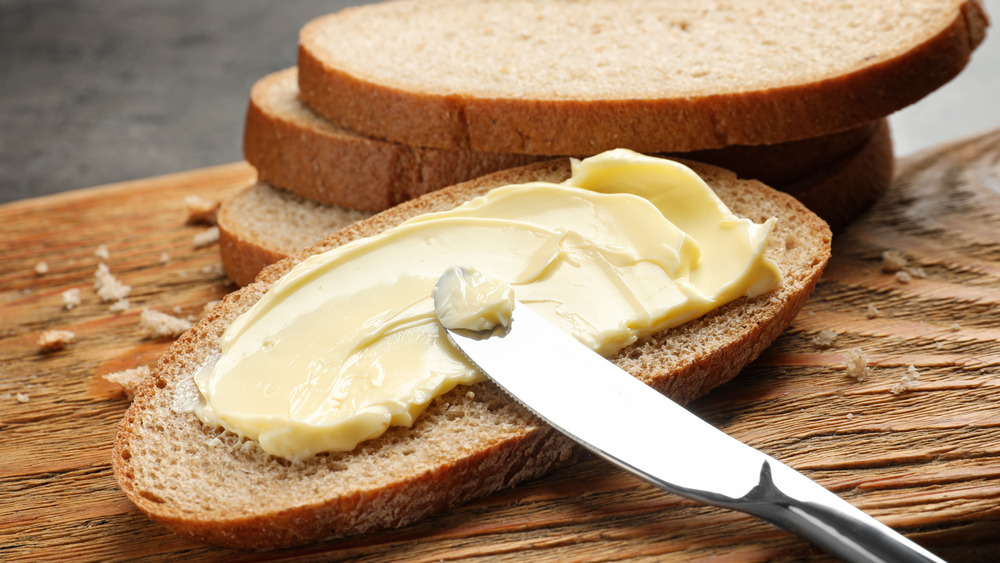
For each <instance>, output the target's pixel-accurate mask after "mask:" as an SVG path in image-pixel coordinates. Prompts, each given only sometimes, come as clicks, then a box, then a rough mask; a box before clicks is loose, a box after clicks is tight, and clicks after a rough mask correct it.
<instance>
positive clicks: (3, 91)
mask: <svg viewBox="0 0 1000 563" xmlns="http://www.w3.org/2000/svg"><path fill="white" fill-rule="evenodd" d="M358 3H362V2H358V1H353V2H351V1H343V2H330V1H325V2H324V1H318V0H286V1H280V2H279V1H277V0H275V1H270V2H269V1H266V0H240V1H228V2H223V1H220V0H174V1H169V2H155V3H154V2H140V1H136V0H133V1H125V0H90V1H84V0H0V109H2V113H0V115H2V117H3V122H2V123H0V203H2V202H5V201H11V200H16V199H21V198H25V197H31V196H36V195H43V194H48V193H54V192H58V191H64V190H71V189H77V188H83V187H88V186H94V185H99V184H104V183H110V182H117V181H123V180H131V179H135V178H143V177H147V176H153V175H158V174H165V173H170V172H178V171H183V170H189V169H193V168H199V167H203V166H208V165H213V164H222V163H226V162H233V161H235V160H239V159H240V158H242V157H241V154H240V143H241V136H242V128H243V117H244V111H245V109H246V103H247V96H248V94H249V91H250V87H251V85H252V84H253V83H254V81H256V80H257V79H258V78H260V77H262V76H264V75H265V74H268V73H270V72H273V71H276V70H279V69H282V68H285V67H288V66H292V65H294V64H295V50H296V42H297V38H298V29H299V28H300V27H301V26H302V25H303V24H304V23H305V22H307V21H308V20H310V19H312V18H314V17H316V16H319V15H322V14H325V13H329V12H333V11H336V10H337V9H339V8H341V7H343V6H345V5H349V4H358ZM985 3H986V6H987V9H988V10H989V11H990V13H992V14H995V16H996V18H998V19H1000V0H986V2H985ZM998 27H1000V25H998ZM998 75H1000V30H998V29H991V33H990V35H989V36H988V38H987V41H986V43H985V44H984V45H983V46H981V47H980V48H979V49H978V50H977V51H976V53H975V55H974V56H973V60H972V63H971V64H970V66H969V67H968V68H967V69H966V70H965V71H964V72H963V73H962V75H960V76H959V77H958V78H957V79H956V80H954V81H953V82H952V83H950V84H948V85H947V86H945V87H944V88H942V89H941V90H939V91H937V92H935V93H934V94H932V95H931V96H929V97H927V98H925V99H924V100H922V101H920V102H919V103H917V104H916V105H914V106H911V107H909V108H906V109H904V110H902V111H900V112H899V113H897V114H895V115H894V116H893V117H892V122H893V127H894V138H895V142H896V149H897V153H898V154H900V155H905V154H909V153H912V152H914V151H917V150H920V149H922V148H926V147H930V146H933V145H936V144H938V143H941V142H944V141H948V140H952V139H956V138H961V137H965V136H969V135H973V134H976V133H980V132H984V131H987V130H990V129H994V128H998V127H1000V78H998Z"/></svg>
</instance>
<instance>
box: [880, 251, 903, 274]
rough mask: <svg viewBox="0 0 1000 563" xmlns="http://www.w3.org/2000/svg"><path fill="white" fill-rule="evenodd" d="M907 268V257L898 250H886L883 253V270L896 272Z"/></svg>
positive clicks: (888, 272) (889, 272) (890, 272)
mask: <svg viewBox="0 0 1000 563" xmlns="http://www.w3.org/2000/svg"><path fill="white" fill-rule="evenodd" d="M903 268H906V257H905V256H903V253H902V252H900V251H898V250H886V251H885V252H883V253H882V271H883V272H885V273H887V274H895V273H896V272H900V271H902V270H903Z"/></svg>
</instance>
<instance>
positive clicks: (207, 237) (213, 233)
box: [193, 227, 219, 248]
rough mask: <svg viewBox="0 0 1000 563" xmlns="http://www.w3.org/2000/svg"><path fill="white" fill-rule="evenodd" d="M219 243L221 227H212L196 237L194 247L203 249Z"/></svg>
mask: <svg viewBox="0 0 1000 563" xmlns="http://www.w3.org/2000/svg"><path fill="white" fill-rule="evenodd" d="M216 242H219V227H211V228H208V229H205V230H204V231H202V232H200V233H198V234H196V235H195V236H194V240H193V243H194V247H195V248H202V247H204V246H208V245H210V244H213V243H216Z"/></svg>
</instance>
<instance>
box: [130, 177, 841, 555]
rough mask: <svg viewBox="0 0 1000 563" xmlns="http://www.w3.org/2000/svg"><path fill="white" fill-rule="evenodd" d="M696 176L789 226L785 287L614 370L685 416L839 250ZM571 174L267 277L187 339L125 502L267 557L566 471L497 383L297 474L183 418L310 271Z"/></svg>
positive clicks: (166, 380)
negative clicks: (211, 367)
mask: <svg viewBox="0 0 1000 563" xmlns="http://www.w3.org/2000/svg"><path fill="white" fill-rule="evenodd" d="M691 166H692V167H693V168H694V169H695V170H696V171H697V172H698V173H699V174H701V175H702V177H703V178H704V179H705V180H706V181H707V182H708V183H709V185H711V186H712V187H713V189H715V190H716V192H717V193H718V194H719V196H720V197H721V198H722V199H723V200H724V201H725V202H726V204H727V205H729V207H730V208H731V209H732V210H733V212H734V213H736V214H737V215H741V216H745V217H748V218H750V219H752V220H754V221H758V222H762V221H764V220H766V219H768V218H769V217H777V218H778V223H777V226H776V228H775V230H774V233H773V237H772V241H771V244H770V246H769V248H768V250H767V255H768V256H769V257H770V258H772V259H774V260H775V261H776V263H777V264H778V265H779V267H780V269H781V272H782V274H783V276H784V279H783V282H782V285H781V286H780V288H778V289H777V290H775V291H773V292H771V293H768V294H765V295H762V296H759V297H756V298H753V299H748V298H741V299H739V300H737V301H734V302H732V303H730V304H728V305H725V306H723V307H721V308H720V309H717V310H716V311H714V312H712V313H710V314H709V315H707V316H705V317H703V318H700V319H697V320H694V321H691V322H689V323H687V324H684V325H682V326H680V327H677V328H675V329H671V330H668V331H663V332H661V333H659V334H656V335H653V336H651V337H649V338H645V339H643V340H641V341H639V342H636V343H635V344H633V345H631V346H629V347H627V348H625V349H624V350H622V352H621V353H620V354H619V355H617V356H616V357H615V358H612V361H614V362H615V363H616V364H617V365H619V366H620V367H622V368H623V369H624V370H626V371H628V372H629V373H631V374H632V375H634V376H635V377H637V378H639V379H640V380H642V381H643V382H645V383H647V384H649V385H651V386H652V387H654V388H656V389H657V390H659V391H661V392H663V393H665V394H666V395H668V396H670V397H672V398H673V399H675V400H677V401H679V402H681V403H687V402H689V401H691V400H693V399H695V398H697V397H700V396H702V395H704V394H705V393H707V392H708V391H710V390H711V389H713V388H714V387H716V386H718V385H720V384H722V383H724V382H726V381H728V380H729V379H730V378H732V377H733V376H735V375H736V374H737V373H738V372H739V371H740V370H741V369H742V368H743V367H744V366H745V365H746V364H748V363H749V362H750V361H752V360H753V359H754V358H756V357H757V356H758V355H759V354H760V353H761V352H762V351H763V350H764V349H765V348H766V347H767V346H768V345H769V344H770V343H771V342H772V341H773V340H774V339H775V338H776V337H777V336H778V335H779V334H780V333H781V332H782V331H783V330H784V329H785V328H786V327H787V326H788V324H789V323H790V322H791V320H792V318H793V317H794V316H795V315H796V313H797V312H798V311H799V310H800V308H801V307H802V305H803V304H804V303H805V301H806V300H807V298H808V296H809V294H810V292H811V291H812V289H813V287H814V286H815V284H816V282H817V280H818V279H819V277H820V274H821V272H822V270H823V267H824V266H825V264H826V262H827V260H828V258H829V253H830V240H831V234H830V231H829V229H828V227H827V225H826V224H825V223H824V222H823V221H822V220H821V219H819V218H818V217H817V216H816V215H814V214H813V213H811V212H810V211H809V210H808V209H806V207H805V206H803V205H802V204H801V203H800V202H798V201H797V200H795V199H794V198H793V197H791V196H789V195H787V194H784V193H781V192H777V191H775V190H772V189H770V188H767V187H765V186H764V185H763V184H760V183H758V182H755V181H745V180H739V179H737V177H736V176H735V175H734V174H732V173H731V172H728V171H725V170H722V169H718V168H713V167H710V166H706V165H701V164H695V163H691ZM568 176H569V162H568V159H559V160H555V161H547V162H541V163H536V164H533V165H529V166H526V167H522V168H516V169H511V170H506V171H502V172H498V173H495V174H492V175H489V176H486V177H483V178H480V179H477V180H475V181H472V182H468V183H464V184H460V185H457V186H453V187H449V188H445V189H443V190H440V191H437V192H433V193H431V194H427V195H425V196H422V197H420V198H417V199H415V200H413V201H410V202H407V203H404V204H401V205H399V206H397V207H394V208H392V209H390V210H388V211H386V212H384V213H380V214H378V215H374V216H372V217H370V218H368V219H365V220H362V221H359V222H356V223H353V224H352V225H350V226H348V227H346V228H344V229H342V230H340V231H338V232H336V233H335V234H333V235H332V236H330V237H328V238H326V239H324V240H323V241H322V242H320V243H319V244H317V245H315V246H312V247H311V248H309V249H307V250H305V251H303V252H301V253H299V254H296V255H295V256H293V257H290V258H287V259H285V260H282V261H280V262H278V263H276V264H274V265H273V266H270V267H268V268H266V269H265V270H264V271H263V272H262V273H261V275H260V276H259V278H258V279H257V281H255V282H254V283H252V284H250V285H248V286H247V287H245V288H243V289H240V290H238V291H236V292H234V293H232V294H230V295H229V296H227V297H226V298H225V299H224V300H223V301H222V302H221V303H220V304H219V305H218V306H217V307H216V308H215V309H213V311H212V312H211V313H210V314H209V315H208V316H207V317H206V318H205V319H203V320H202V321H201V322H200V323H198V324H197V325H196V326H195V327H193V328H192V329H191V330H190V331H188V332H187V333H185V334H184V335H183V336H182V337H181V338H180V339H178V340H177V341H176V342H175V343H174V344H173V345H172V346H171V348H170V349H169V350H168V351H167V353H166V354H165V355H164V356H163V357H162V358H161V359H160V361H159V362H158V364H157V366H156V368H155V370H154V371H153V373H152V375H151V376H150V377H148V378H146V379H145V380H144V383H143V385H142V386H141V387H140V388H139V389H138V391H137V394H136V396H135V398H134V400H133V402H132V405H131V406H130V407H129V409H128V411H127V412H126V414H125V417H124V419H123V420H122V422H121V424H120V426H119V429H118V434H117V438H116V441H115V447H114V453H113V467H114V471H115V475H116V477H117V479H118V482H119V484H120V487H121V489H122V490H123V491H124V492H125V494H126V495H127V496H128V497H129V498H130V499H131V500H132V501H133V502H134V503H135V505H136V506H137V507H139V509H141V510H142V511H143V512H145V513H146V514H148V515H149V516H150V517H151V518H153V519H155V520H157V521H159V522H161V523H163V524H164V525H165V526H167V527H168V528H170V529H171V530H174V531H176V532H177V533H180V534H184V535H186V536H190V537H192V538H196V539H199V540H203V541H207V542H212V543H217V544H222V545H227V546H233V547H241V548H254V549H271V548H278V547H284V546H293V545H300V544H304V543H309V542H313V541H317V540H319V539H323V538H327V537H332V536H343V535H350V534H359V533H363V532H366V531H371V530H375V529H379V528H385V527H395V526H402V525H405V524H407V523H410V522H414V521H415V520H417V519H419V518H421V517H424V516H426V515H428V514H430V513H433V512H436V511H441V510H445V509H447V508H448V507H451V506H455V505H458V504H460V503H464V502H466V501H469V500H470V499H473V498H476V497H479V496H482V495H486V494H489V493H491V492H494V491H497V490H499V489H502V488H505V487H510V486H512V485H515V484H516V483H519V482H522V481H524V480H525V479H530V478H533V477H537V476H539V475H542V474H544V473H546V472H548V471H550V470H552V469H553V468H555V467H558V466H560V465H564V464H567V463H571V462H572V460H573V459H574V458H575V456H576V454H577V453H578V451H579V450H578V449H577V447H576V446H574V445H573V443H572V442H570V441H569V440H568V439H566V438H565V437H563V436H562V435H561V434H559V433H558V432H556V431H554V430H553V429H551V428H550V427H548V426H546V425H545V424H543V423H541V422H540V421H539V420H537V419H536V418H534V417H533V416H531V415H530V414H529V413H528V412H526V411H525V410H524V409H522V408H521V407H519V406H518V405H517V404H516V403H515V402H514V401H513V400H511V399H509V398H508V397H506V396H505V395H504V394H503V392H501V391H499V390H498V389H497V388H496V387H495V386H494V385H493V384H492V383H490V382H489V381H484V382H482V383H478V384H475V385H471V386H459V387H458V388H456V389H454V390H453V391H451V392H449V393H447V394H446V395H443V396H441V397H439V398H438V399H435V400H434V401H433V402H432V404H431V405H430V406H429V407H428V409H427V410H426V411H425V412H424V413H423V414H421V415H420V416H419V417H418V418H417V419H416V421H415V423H414V424H413V426H412V427H409V428H404V427H392V428H390V429H389V430H388V431H387V432H385V433H384V434H383V435H382V436H380V437H378V438H376V439H373V440H370V441H368V442H364V443H362V444H361V445H360V446H359V447H357V448H356V449H355V450H353V451H350V452H342V453H330V454H320V455H317V456H316V457H314V458H311V459H309V460H307V461H304V462H298V463H290V462H287V461H283V460H281V459H278V458H274V457H272V456H270V455H268V454H266V453H265V452H264V451H263V450H262V449H261V448H260V447H259V445H258V444H257V443H256V442H253V441H250V440H246V439H241V438H239V437H238V436H236V435H233V434H231V433H227V432H224V431H222V430H220V429H218V428H213V427H208V426H205V425H203V424H202V423H201V422H200V421H199V420H198V419H197V418H195V416H194V415H193V414H190V413H189V412H187V410H186V409H185V408H184V405H185V404H188V403H189V401H190V400H191V399H192V398H193V397H195V396H196V395H194V394H196V393H197V390H196V388H195V387H194V385H193V382H192V376H193V375H194V374H195V373H196V372H197V371H198V370H199V369H200V368H201V367H202V366H204V365H206V363H207V362H208V361H209V360H210V359H211V358H212V357H213V356H215V355H217V354H219V338H220V336H221V334H222V333H223V331H224V330H225V329H226V327H227V326H229V325H230V323H232V322H233V320H234V319H235V318H237V317H238V316H239V315H240V314H241V313H243V312H244V311H246V310H247V309H248V308H249V307H250V306H251V305H252V304H253V303H254V302H256V301H257V300H258V299H260V297H261V295H262V294H263V293H264V292H265V291H267V289H268V288H269V287H270V286H271V285H273V284H274V283H275V281H276V280H277V279H279V277H280V276H281V275H282V274H284V273H285V272H287V271H288V270H289V269H290V268H291V267H292V266H293V265H295V264H296V263H298V262H300V261H301V260H303V259H304V258H306V257H308V256H310V255H312V254H315V253H317V252H321V251H324V250H326V249H330V248H334V247H337V246H339V245H342V244H345V243H347V242H349V241H351V240H355V239H357V238H360V237H364V236H368V235H372V234H375V233H378V232H381V231H383V230H385V229H387V228H390V227H392V226H394V225H397V224H398V223H400V222H402V221H404V220H406V219H407V218H409V217H413V216H415V215H418V214H421V213H426V212H430V211H436V210H443V209H449V208H452V207H454V206H456V205H458V204H460V203H462V202H464V201H467V200H468V199H470V198H472V197H475V196H477V195H480V194H482V193H485V192H486V191H488V190H489V189H491V188H492V187H496V186H499V185H503V184H509V183H522V182H526V181H533V180H547V181H562V180H564V179H566V178H567V177H568Z"/></svg>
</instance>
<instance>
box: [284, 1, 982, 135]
mask: <svg viewBox="0 0 1000 563" xmlns="http://www.w3.org/2000/svg"><path fill="white" fill-rule="evenodd" d="M940 1H941V2H945V3H946V5H947V6H949V7H952V6H953V8H954V9H953V10H951V11H950V12H949V13H950V18H949V19H948V20H947V21H942V22H929V23H928V24H927V26H926V28H921V29H919V30H916V31H915V32H913V34H912V35H909V36H906V37H904V38H901V39H900V41H905V42H906V47H905V50H903V51H899V50H898V49H897V48H896V46H895V45H880V46H878V47H875V49H876V51H878V50H879V49H882V50H887V51H888V52H889V53H891V54H886V53H883V52H873V53H871V55H870V56H869V57H867V58H866V59H864V60H859V61H858V63H857V67H856V68H854V69H853V70H852V71H850V72H843V73H840V74H836V75H830V76H824V77H821V78H820V77H814V79H812V80H809V81H806V82H798V81H794V80H792V81H789V82H787V83H775V84H763V85H760V86H758V87H756V89H746V90H742V91H733V92H725V91H718V90H713V89H711V88H708V87H706V88H705V90H704V91H703V92H701V93H700V94H697V95H684V96H679V97H671V96H670V94H669V93H668V92H664V93H663V94H662V95H660V96H659V97H656V96H650V97H645V98H641V97H622V98H618V99H601V98H595V99H587V98H560V99H556V98H551V99H524V98H518V97H515V96H512V95H511V93H509V92H500V91H498V92H494V93H493V94H492V95H471V94H465V93H462V92H454V91H452V92H446V91H435V90H431V89H427V90H408V89H406V88H402V87H397V86H394V85H393V84H390V83H388V82H380V78H377V77H375V78H369V77H367V76H364V75H363V73H360V72H357V73H352V72H348V71H345V70H344V69H343V68H341V67H340V66H338V64H337V63H336V62H332V61H329V60H327V58H329V57H328V56H326V55H324V44H323V43H324V34H325V33H326V29H325V28H326V27H327V26H328V24H329V22H333V21H335V20H336V18H339V17H341V16H340V14H341V13H338V14H332V15H329V16H326V17H324V18H318V19H317V20H314V21H313V22H310V23H309V24H307V25H306V26H305V27H304V28H303V30H302V32H301V34H300V43H299V58H298V65H299V86H300V90H301V95H302V98H303V99H304V100H305V101H306V102H307V103H308V104H309V105H310V106H311V107H313V108H314V109H315V110H316V111H318V112H319V113H321V114H323V115H325V116H327V117H328V118H330V119H331V120H333V121H334V122H336V123H339V124H342V125H344V126H345V127H348V128H350V129H352V130H354V131H358V132H361V133H363V134H365V135H368V136H372V137H378V138H384V139H388V140H392V141H396V142H401V143H406V144H412V145H419V146H434V147H440V148H453V149H458V148H462V149H466V148H468V149H475V150H480V151H487V152H515V153H525V154H595V153H597V152H600V151H603V150H607V149H612V148H617V147H627V148H630V149H633V150H636V151H639V152H645V153H659V152H688V151H693V150H702V149H712V148H720V147H726V146H730V145H741V144H745V145H757V144H772V143H778V142H785V141H790V140H796V139H805V138H809V137H816V136H820V135H825V134H829V133H832V132H835V131H841V130H844V129H848V128H851V127H856V126H859V125H861V124H864V123H867V122H871V121H874V120H877V119H880V118H882V117H885V116H887V115H889V114H890V113H892V112H894V111H896V110H898V109H900V108H903V107H905V106H907V105H909V104H911V103H913V102H916V101H917V100H919V99H921V98H922V97H924V96H925V95H927V94H928V93H930V92H931V91H933V90H935V89H936V88H938V87H939V86H941V85H942V84H944V83H946V82H947V81H949V80H950V79H951V78H953V77H954V76H955V75H957V74H958V72H959V71H961V69H962V68H964V66H965V65H966V63H967V62H968V60H969V57H970V55H971V53H972V51H973V50H974V49H975V48H976V47H977V46H978V45H979V44H980V43H981V42H982V40H983V38H984V36H985V29H986V27H987V24H988V20H987V17H986V15H985V11H984V10H983V7H982V5H981V4H980V2H979V1H978V0H966V1H961V0H956V1H951V0H940ZM391 4H392V3H390V4H388V5H373V6H365V7H362V8H354V9H352V10H366V11H367V13H368V15H369V16H370V17H371V18H378V17H379V16H380V15H381V13H382V11H383V10H384V9H387V10H393V9H394V6H392V5H391ZM938 5H941V4H938ZM383 6H388V8H383ZM470 9H475V8H474V7H473V8H470ZM570 9H573V8H570ZM581 9H583V8H581ZM918 9H919V8H916V7H915V8H914V10H918ZM343 13H350V12H346V11H345V12H343ZM936 26H939V27H936ZM885 33H887V34H888V33H889V32H888V31H886V32H885ZM414 57H419V55H418V54H414ZM424 63H425V64H426V66H427V68H428V73H432V72H437V71H438V70H439V69H437V64H438V63H437V61H433V60H430V61H424ZM443 72H446V71H443Z"/></svg>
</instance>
